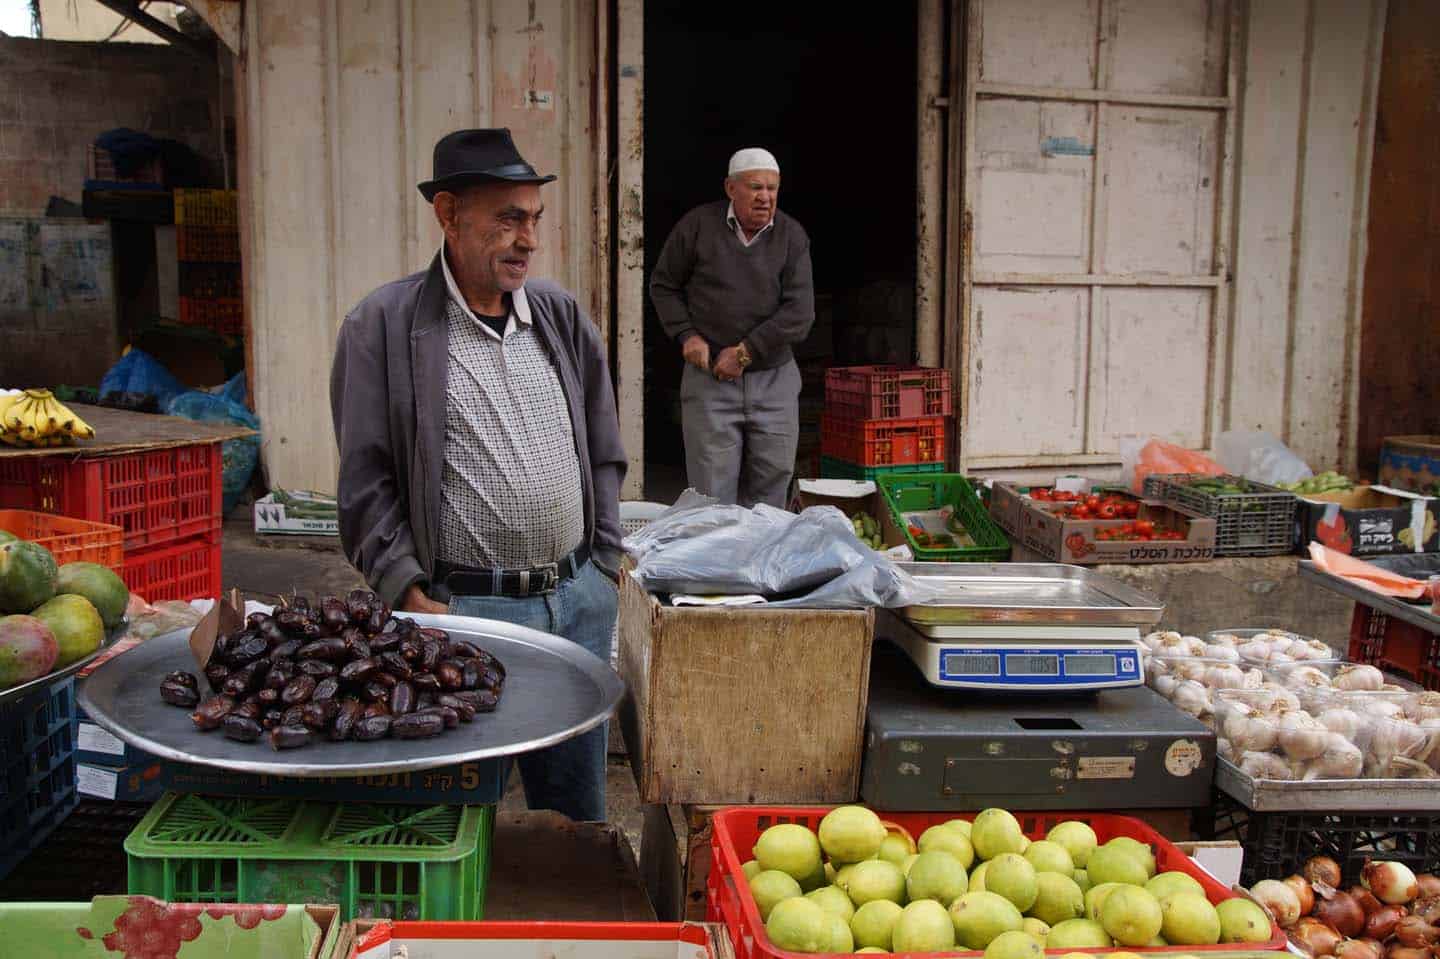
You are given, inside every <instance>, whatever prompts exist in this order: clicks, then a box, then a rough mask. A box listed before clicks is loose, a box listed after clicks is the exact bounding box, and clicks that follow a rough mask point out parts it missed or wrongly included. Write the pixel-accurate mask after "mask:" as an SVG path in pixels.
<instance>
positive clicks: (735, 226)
mask: <svg viewBox="0 0 1440 959" xmlns="http://www.w3.org/2000/svg"><path fill="white" fill-rule="evenodd" d="M712 222H713V221H712ZM725 222H726V223H728V224H730V229H731V231H732V232H733V233H734V234H735V236H736V238H737V239H739V241H740V243H741V244H742V245H744V246H749V245H750V244H752V243H754V242H755V241H756V240H758V239H760V237H762V236H764V235H765V231H766V230H768V229H770V228H771V227H772V226H774V225H775V216H774V214H771V216H770V222H769V223H767V224H765V225H764V226H762V227H761V228H760V229H758V230H756V231H755V235H754V236H752V237H750V238H749V239H746V238H745V228H744V227H743V226H741V225H740V220H739V219H738V218H737V217H736V216H735V204H734V203H731V204H730V205H729V206H728V207H726V209H725Z"/></svg>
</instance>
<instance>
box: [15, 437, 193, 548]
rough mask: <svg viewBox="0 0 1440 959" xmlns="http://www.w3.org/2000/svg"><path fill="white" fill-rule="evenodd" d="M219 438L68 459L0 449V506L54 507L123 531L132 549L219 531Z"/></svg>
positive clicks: (50, 510) (42, 509)
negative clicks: (10, 454)
mask: <svg viewBox="0 0 1440 959" xmlns="http://www.w3.org/2000/svg"><path fill="white" fill-rule="evenodd" d="M221 466H222V462H221V455H220V444H219V443H196V444H193V445H191V446H179V447H175V448H172V449H165V450H154V451H151V452H142V453H122V454H119V455H116V456H95V457H86V458H81V459H74V458H71V457H70V456H66V455H61V456H45V457H39V456H17V457H0V508H3V509H29V510H38V511H39V512H42V513H55V514H58V515H61V516H69V517H72V518H74V519H83V520H88V521H90V522H92V523H107V524H109V525H112V526H118V527H120V528H121V529H122V530H124V531H125V544H124V545H125V549H126V550H127V551H129V550H135V549H142V548H145V547H151V546H158V545H160V544H162V543H169V542H173V541H175V540H180V539H187V538H189V537H193V536H198V535H200V534H202V533H208V532H212V531H218V530H219V529H220V522H221V489H220V474H221Z"/></svg>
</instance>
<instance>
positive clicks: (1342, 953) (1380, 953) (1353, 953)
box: [1335, 939, 1385, 959]
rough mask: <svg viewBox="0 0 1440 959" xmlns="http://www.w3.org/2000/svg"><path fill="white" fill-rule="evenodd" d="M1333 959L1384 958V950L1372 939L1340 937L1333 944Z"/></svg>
mask: <svg viewBox="0 0 1440 959" xmlns="http://www.w3.org/2000/svg"><path fill="white" fill-rule="evenodd" d="M1335 959H1385V950H1384V948H1383V947H1382V946H1381V945H1380V943H1378V942H1376V941H1375V940H1374V939H1342V940H1341V941H1340V942H1339V943H1338V944H1337V945H1336V946H1335Z"/></svg>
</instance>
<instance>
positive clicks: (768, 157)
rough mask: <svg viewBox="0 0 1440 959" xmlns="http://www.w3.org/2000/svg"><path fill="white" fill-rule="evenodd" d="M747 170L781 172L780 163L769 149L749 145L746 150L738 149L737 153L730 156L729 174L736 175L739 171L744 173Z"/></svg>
mask: <svg viewBox="0 0 1440 959" xmlns="http://www.w3.org/2000/svg"><path fill="white" fill-rule="evenodd" d="M746 170H774V171H775V172H776V173H779V172H780V164H779V162H778V161H777V160H776V159H775V155H774V154H773V153H771V152H770V151H769V150H762V149H761V148H760V147H747V148H745V149H744V150H736V151H735V155H734V156H732V157H731V158H730V174H729V175H730V176H734V175H735V174H737V173H744V172H745V171H746Z"/></svg>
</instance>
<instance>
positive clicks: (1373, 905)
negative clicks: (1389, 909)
mask: <svg viewBox="0 0 1440 959" xmlns="http://www.w3.org/2000/svg"><path fill="white" fill-rule="evenodd" d="M1345 891H1346V892H1347V893H1349V894H1350V898H1351V899H1354V900H1355V901H1356V902H1358V903H1359V904H1360V911H1361V912H1363V913H1365V915H1367V916H1372V915H1374V914H1375V913H1377V912H1379V911H1380V910H1381V909H1382V908H1383V907H1384V903H1382V902H1381V901H1380V900H1379V899H1376V898H1375V896H1374V895H1373V894H1372V893H1371V892H1370V890H1369V889H1366V888H1365V887H1364V886H1361V885H1354V886H1351V887H1350V888H1349V889H1347V890H1345Z"/></svg>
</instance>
